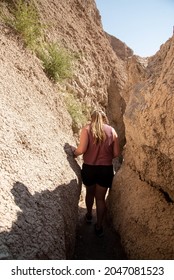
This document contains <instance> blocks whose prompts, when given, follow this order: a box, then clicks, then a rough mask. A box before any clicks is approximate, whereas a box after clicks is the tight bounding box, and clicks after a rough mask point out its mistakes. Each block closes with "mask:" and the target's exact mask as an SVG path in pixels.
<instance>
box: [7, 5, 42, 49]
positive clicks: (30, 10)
mask: <svg viewBox="0 0 174 280" xmlns="http://www.w3.org/2000/svg"><path fill="white" fill-rule="evenodd" d="M12 7H13V8H11V11H12V14H13V17H14V19H11V20H9V21H8V23H9V24H10V25H11V26H12V27H13V28H14V29H15V30H16V31H17V32H18V33H19V34H20V35H21V37H22V39H23V41H24V42H25V44H26V45H27V46H28V47H30V48H31V49H33V50H34V49H35V48H36V47H37V45H38V43H39V40H40V38H41V36H42V32H43V30H42V24H41V23H40V20H39V14H38V11H37V9H36V7H35V6H34V3H33V1H31V2H30V3H26V2H25V1H24V0H19V1H17V3H16V4H14V5H13V6H12Z"/></svg>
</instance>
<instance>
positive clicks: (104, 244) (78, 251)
mask: <svg viewBox="0 0 174 280" xmlns="http://www.w3.org/2000/svg"><path fill="white" fill-rule="evenodd" d="M84 197H85V189H84V188H82V194H81V199H80V202H79V222H78V227H77V235H76V247H75V254H74V259H75V260H124V259H127V258H126V255H125V253H124V250H123V248H122V246H121V243H120V237H119V235H118V234H117V233H116V232H115V231H114V230H113V229H112V227H111V225H110V223H109V221H107V218H105V221H104V236H102V237H100V238H99V237H97V236H96V235H95V232H94V224H95V222H96V214H95V209H94V210H93V217H94V218H93V222H92V224H87V223H86V221H85V219H84V216H85V214H86V206H85V202H84Z"/></svg>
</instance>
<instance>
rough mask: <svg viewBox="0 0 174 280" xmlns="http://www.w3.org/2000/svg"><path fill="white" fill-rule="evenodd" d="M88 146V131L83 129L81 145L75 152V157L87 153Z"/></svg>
mask: <svg viewBox="0 0 174 280" xmlns="http://www.w3.org/2000/svg"><path fill="white" fill-rule="evenodd" d="M87 146H88V131H87V129H86V128H85V127H83V128H82V130H81V134H80V143H79V145H78V147H77V148H76V149H75V151H74V155H75V156H79V155H82V154H84V153H85V152H86V149H87Z"/></svg>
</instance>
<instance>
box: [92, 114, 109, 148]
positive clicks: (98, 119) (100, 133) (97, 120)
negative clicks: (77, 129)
mask: <svg viewBox="0 0 174 280" xmlns="http://www.w3.org/2000/svg"><path fill="white" fill-rule="evenodd" d="M104 123H108V119H107V116H106V114H105V113H104V112H103V111H102V110H94V111H93V112H92V114H91V132H92V135H93V137H94V139H95V140H94V143H95V144H97V143H100V142H102V141H104V140H105V138H106V135H105V132H104V130H103V124H104Z"/></svg>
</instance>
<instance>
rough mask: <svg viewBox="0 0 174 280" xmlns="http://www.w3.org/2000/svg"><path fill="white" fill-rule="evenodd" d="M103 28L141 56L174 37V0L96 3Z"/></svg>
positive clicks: (151, 53)
mask: <svg viewBox="0 0 174 280" xmlns="http://www.w3.org/2000/svg"><path fill="white" fill-rule="evenodd" d="M95 2H96V5H97V8H98V10H99V12H100V15H101V19H102V24H103V29H104V30H105V31H106V32H107V33H109V34H111V35H113V36H115V37H116V38H118V39H119V40H121V41H122V42H124V43H126V45H127V46H128V47H130V48H131V49H132V50H133V51H134V54H136V55H139V56H141V57H148V56H151V55H154V54H155V53H156V52H157V51H158V50H159V49H160V46H161V45H162V44H164V43H165V42H166V41H167V40H168V39H169V38H170V37H172V35H173V26H174V0H95Z"/></svg>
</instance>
